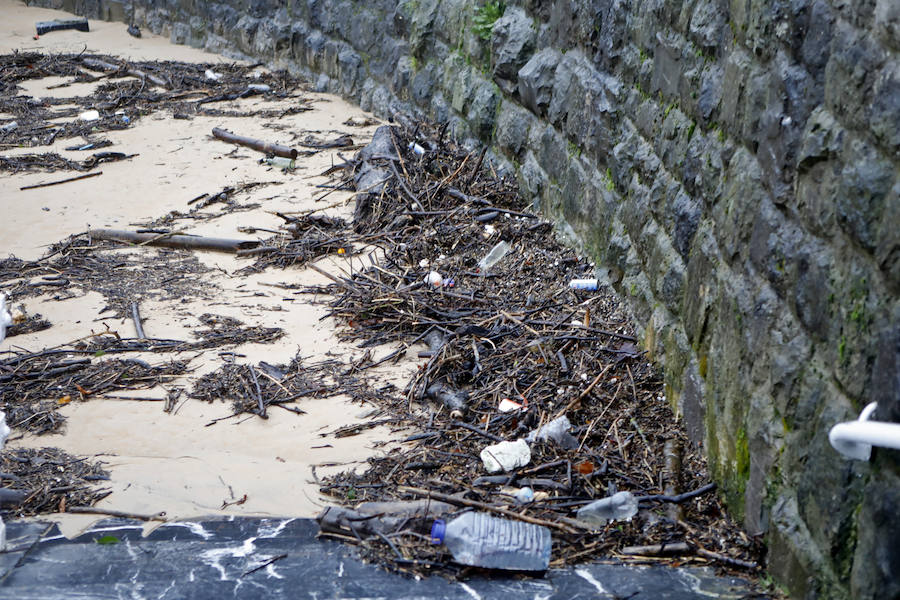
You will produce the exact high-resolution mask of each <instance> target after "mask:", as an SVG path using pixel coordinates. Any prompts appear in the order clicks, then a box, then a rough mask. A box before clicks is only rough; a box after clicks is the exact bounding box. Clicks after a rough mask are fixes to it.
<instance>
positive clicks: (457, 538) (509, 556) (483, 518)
mask: <svg viewBox="0 0 900 600" xmlns="http://www.w3.org/2000/svg"><path fill="white" fill-rule="evenodd" d="M431 541H432V543H434V544H444V545H446V546H447V548H449V549H450V552H451V553H452V554H453V558H454V559H455V560H456V562H458V563H461V564H464V565H471V566H473V567H483V568H486V569H505V570H509V571H546V570H547V567H548V566H550V546H551V544H552V540H551V538H550V530H549V529H547V528H546V527H542V526H540V525H532V524H531V523H523V522H522V521H509V520H506V519H499V518H497V517H492V516H490V515H486V514H483V513H476V512H467V513H464V514H462V515H460V516H458V517H456V518H455V519H453V520H452V521H450V522H449V523H446V522H444V521H442V520H440V519H438V520H436V521H435V522H434V525H432V527H431Z"/></svg>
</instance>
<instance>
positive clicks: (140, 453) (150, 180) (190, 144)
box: [0, 0, 416, 534]
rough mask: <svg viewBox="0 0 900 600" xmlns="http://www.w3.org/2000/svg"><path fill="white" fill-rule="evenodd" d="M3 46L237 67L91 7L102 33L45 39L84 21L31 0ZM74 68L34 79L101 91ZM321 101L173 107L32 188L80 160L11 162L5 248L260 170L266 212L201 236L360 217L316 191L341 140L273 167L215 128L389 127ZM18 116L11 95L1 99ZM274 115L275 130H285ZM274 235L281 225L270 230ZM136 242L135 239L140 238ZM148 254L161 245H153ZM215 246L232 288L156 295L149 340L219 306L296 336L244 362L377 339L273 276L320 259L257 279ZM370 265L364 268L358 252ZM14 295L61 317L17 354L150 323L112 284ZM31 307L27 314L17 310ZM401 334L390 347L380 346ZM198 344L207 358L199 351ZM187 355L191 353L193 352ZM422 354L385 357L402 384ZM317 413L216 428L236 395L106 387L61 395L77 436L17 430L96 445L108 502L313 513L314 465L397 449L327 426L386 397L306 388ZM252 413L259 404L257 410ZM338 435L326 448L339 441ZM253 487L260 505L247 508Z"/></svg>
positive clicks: (364, 135)
mask: <svg viewBox="0 0 900 600" xmlns="http://www.w3.org/2000/svg"><path fill="white" fill-rule="evenodd" d="M0 14H3V15H4V22H3V23H2V24H0V49H2V52H4V53H9V52H12V51H14V50H19V51H28V50H32V51H42V52H80V51H82V50H83V49H84V48H85V47H86V48H87V51H88V52H98V53H106V54H111V55H115V56H120V57H123V58H132V59H143V60H151V59H160V60H163V59H165V60H182V61H195V62H212V63H231V62H233V61H231V60H230V59H225V58H223V57H219V56H215V55H211V54H208V53H205V52H203V51H200V50H196V49H191V48H188V47H184V46H174V45H171V44H170V43H169V42H168V41H167V40H165V39H163V38H160V37H158V36H154V35H152V34H151V33H149V32H143V37H142V38H141V39H135V38H132V37H131V36H129V35H128V34H127V33H126V27H125V25H123V24H121V23H105V22H99V21H91V22H90V26H91V31H90V32H89V33H82V32H75V31H62V32H55V33H51V34H47V35H46V36H43V37H41V38H40V39H39V40H36V41H35V40H33V39H32V36H33V34H34V22H35V21H40V20H49V19H54V18H66V17H69V16H70V15H68V14H67V13H62V12H59V11H51V10H45V9H37V8H28V7H25V6H24V5H23V4H21V3H20V2H15V1H12V0H0ZM60 80H61V78H58V77H54V78H45V79H42V80H37V81H29V82H27V85H26V86H22V87H23V88H25V89H24V90H23V91H21V92H20V93H22V94H27V95H30V96H33V97H37V98H40V97H45V96H54V97H63V98H65V97H73V96H79V95H84V94H90V93H91V91H92V90H93V85H92V84H74V85H71V86H68V87H62V88H56V89H47V88H48V87H50V86H54V85H58V84H60V83H64V81H60ZM302 96H303V97H306V98H312V99H313V106H314V110H313V111H309V112H302V113H299V114H295V115H289V116H286V117H284V118H281V119H277V120H275V119H260V118H235V117H227V118H221V117H206V116H196V117H194V118H193V119H192V120H189V121H185V120H178V121H176V120H174V119H173V118H172V115H171V114H169V113H167V112H165V111H163V112H157V113H154V114H152V115H150V116H146V117H143V118H141V119H138V120H136V121H134V123H133V125H132V126H131V127H129V128H128V129H125V130H122V131H111V132H108V133H105V134H104V137H107V138H108V139H110V140H111V141H113V143H114V145H113V146H110V147H109V148H107V150H111V151H118V152H126V153H128V154H132V153H136V154H138V156H136V157H134V158H132V159H130V160H125V161H120V162H115V163H107V164H103V165H101V167H100V169H99V170H101V171H102V172H103V175H101V176H98V177H93V178H90V179H85V180H83V181H76V182H72V183H67V184H64V185H60V186H54V187H47V188H40V189H34V190H26V191H20V189H19V188H20V187H22V186H25V185H30V184H35V183H41V182H46V181H53V180H58V179H62V178H64V177H67V176H70V175H72V173H71V172H56V173H44V172H28V173H20V174H16V175H10V174H9V173H8V172H6V173H0V198H2V207H3V208H2V210H3V217H2V219H0V252H2V254H3V255H4V256H6V255H10V254H12V255H15V256H17V257H19V258H22V259H26V260H29V259H36V258H38V257H40V256H41V255H42V254H43V253H44V252H45V250H46V247H47V245H49V244H51V243H54V242H57V241H59V240H62V239H64V238H66V237H67V236H69V235H71V234H74V233H78V232H82V231H85V230H87V229H89V228H100V227H111V228H117V229H132V230H133V229H134V226H133V224H134V223H138V222H142V221H147V220H149V219H153V218H157V217H161V216H163V215H165V214H167V213H168V212H170V211H173V210H181V211H186V210H187V209H188V208H189V207H188V206H187V202H188V200H190V199H192V198H195V197H196V196H198V195H200V194H202V193H205V192H214V191H218V190H221V189H222V188H224V187H226V186H236V185H238V184H240V183H244V182H253V181H277V182H282V183H281V185H270V186H260V187H256V188H254V189H253V190H251V191H249V192H247V193H246V194H244V195H242V196H241V202H242V203H249V202H259V203H260V204H261V207H260V208H259V209H256V210H253V211H252V212H235V213H231V214H229V215H225V216H223V217H220V218H216V219H212V220H207V221H197V222H189V223H187V224H185V221H179V222H178V224H177V225H176V227H178V228H183V227H187V232H188V233H193V234H199V235H210V236H217V237H229V238H247V239H256V238H255V237H254V236H252V235H248V234H244V233H241V232H240V231H238V227H242V226H254V227H265V228H270V229H275V228H277V227H278V225H279V224H281V223H282V221H281V219H280V218H278V217H277V216H275V215H274V214H271V213H272V212H274V211H286V212H291V211H302V210H308V209H312V208H321V207H322V206H324V205H337V206H334V207H333V208H330V209H328V210H325V211H323V212H324V213H325V214H337V215H343V216H348V215H349V214H350V212H351V210H352V198H351V196H350V194H349V193H347V192H335V193H332V194H330V195H329V196H328V197H327V198H326V199H325V200H322V201H319V202H316V201H315V200H314V197H315V196H317V195H320V194H321V190H320V189H317V188H316V187H315V186H316V185H317V184H321V183H326V179H325V178H323V177H318V176H317V174H318V173H320V172H322V171H323V170H324V169H325V168H327V167H328V166H330V165H331V164H332V161H338V160H339V159H338V158H337V157H336V155H335V152H333V151H323V152H320V153H318V154H316V155H314V156H312V157H308V158H303V159H301V160H298V163H297V164H298V168H297V170H296V172H295V173H293V174H284V173H281V172H280V171H276V170H271V169H267V168H266V167H265V166H264V165H260V164H258V162H257V161H258V159H259V158H260V157H261V155H260V154H259V153H257V152H255V151H253V150H250V149H246V148H238V150H237V151H235V148H236V147H235V146H232V145H229V144H225V143H223V142H221V141H218V140H215V139H214V138H212V136H211V133H210V132H211V130H212V128H213V127H223V128H226V129H231V130H233V131H235V132H237V133H240V134H242V135H247V136H251V137H258V138H261V139H267V140H272V141H276V142H281V143H285V144H288V145H294V144H291V141H292V136H291V134H292V133H297V134H303V135H305V134H306V133H315V134H316V135H317V136H319V137H322V138H331V137H336V136H337V135H340V134H349V135H351V136H352V137H353V139H354V140H355V141H357V143H359V142H365V141H366V140H367V139H368V138H369V137H371V135H372V132H373V131H374V127H367V128H358V127H348V126H346V125H343V123H344V122H345V121H346V120H347V119H348V118H350V117H364V116H368V115H365V114H364V113H363V112H362V111H361V110H360V109H359V108H358V107H355V106H352V105H350V104H348V103H346V102H344V101H343V100H341V99H339V98H337V97H334V96H327V95H322V94H314V93H306V92H304V93H302ZM300 100H301V98H300V97H299V96H298V97H296V98H287V99H283V100H279V101H278V102H273V101H267V100H265V99H253V98H251V99H244V100H240V101H235V102H228V103H220V104H219V107H221V108H228V109H233V110H255V109H258V108H260V107H269V106H277V107H286V106H290V105H291V103H294V104H296V103H297V102H300ZM0 112H2V107H0ZM273 125H274V126H273ZM77 142H78V140H77V139H75V140H73V139H66V140H58V141H56V142H55V143H54V144H53V146H49V147H35V148H3V149H2V150H0V152H2V154H4V155H7V156H9V155H14V154H20V153H35V152H37V153H42V152H57V153H59V154H60V155H62V156H64V157H66V158H70V159H79V160H80V159H83V158H85V154H84V153H83V152H82V153H77V152H68V151H66V150H64V147H65V146H70V145H73V144H75V143H77ZM260 235H261V236H262V237H265V236H268V235H269V234H260ZM128 251H129V252H130V251H133V250H128ZM145 251H147V252H155V250H152V249H146V250H145ZM196 255H197V257H198V258H199V260H200V261H201V262H202V263H204V264H205V265H207V266H209V267H213V268H215V269H216V270H214V271H211V272H209V273H206V274H203V275H202V276H201V278H202V280H203V281H208V282H209V283H210V284H212V285H215V286H217V288H218V289H217V291H216V292H215V298H214V299H213V301H212V302H211V301H210V300H206V299H196V298H195V299H190V298H188V299H183V300H182V299H172V300H154V301H146V302H143V303H142V304H141V312H142V315H143V317H144V324H143V326H144V330H145V331H146V334H147V335H148V336H150V337H157V338H173V339H191V336H190V332H191V330H192V329H193V328H195V327H198V326H199V323H200V322H199V320H198V319H197V317H198V316H199V315H201V314H203V313H206V312H212V313H215V314H218V315H225V316H234V317H237V318H239V319H241V320H242V321H244V322H245V323H247V324H248V325H260V326H263V327H281V328H283V329H285V331H286V335H285V336H284V337H283V338H281V339H280V340H278V341H276V342H275V343H272V344H245V345H242V346H238V347H236V348H228V350H230V351H234V352H236V353H238V354H243V355H245V356H244V357H241V358H240V359H239V361H240V362H241V363H244V364H255V363H256V362H258V361H260V360H265V361H267V362H269V363H273V364H279V363H282V364H283V363H287V362H289V361H290V360H291V358H293V357H294V356H295V355H296V354H297V353H298V352H299V354H300V355H301V356H303V357H304V358H308V359H309V360H310V361H313V360H318V359H322V358H325V357H331V358H334V357H337V358H339V359H340V360H342V361H345V362H347V361H349V360H351V359H352V358H358V357H359V356H361V354H362V351H361V350H359V349H357V348H355V347H353V346H349V345H346V344H342V343H341V342H340V341H339V340H338V339H337V338H336V337H335V327H336V326H337V324H336V323H334V322H333V321H332V320H331V319H328V318H324V316H325V313H326V306H325V305H324V304H323V299H318V300H317V299H315V298H311V297H309V296H308V295H292V294H290V292H288V291H286V290H280V289H277V288H273V287H270V286H267V285H265V284H277V283H291V284H316V283H324V282H326V281H327V279H326V278H325V277H324V276H322V275H321V274H319V273H316V272H315V271H312V270H298V269H289V270H285V271H282V270H277V269H275V270H273V269H269V270H267V271H265V272H263V273H260V274H257V275H251V276H233V275H232V274H233V272H234V271H235V270H236V269H238V268H240V267H243V266H246V265H247V264H249V261H248V260H247V259H238V258H235V257H233V256H230V255H224V254H217V253H209V252H197V253H196ZM318 264H319V266H320V267H322V268H324V269H326V270H329V271H331V272H335V273H337V272H340V271H341V270H345V271H346V270H349V269H351V268H354V267H351V265H349V264H348V261H347V260H323V261H320V262H319V263H318ZM357 266H358V265H357ZM12 303H13V306H19V305H20V304H22V305H24V307H25V309H26V310H27V311H28V313H30V314H34V313H41V314H42V315H43V316H44V317H45V318H47V319H49V320H50V321H51V322H52V323H53V327H52V328H50V329H48V330H46V331H42V332H38V333H34V334H29V335H21V336H15V337H12V338H8V339H7V340H6V341H5V342H4V343H3V344H0V351H6V350H9V349H11V348H15V349H27V350H28V351H38V350H41V349H43V348H49V347H53V346H56V345H59V344H64V343H67V342H71V341H73V340H76V339H79V338H81V337H84V336H86V335H89V334H90V333H91V332H93V331H100V330H102V329H103V327H104V326H106V325H108V326H109V327H110V328H111V329H114V330H118V331H121V333H122V335H123V337H131V336H133V335H134V329H133V324H132V323H131V321H130V320H124V319H106V318H102V317H103V315H100V314H99V313H100V310H101V309H102V308H103V306H104V305H105V304H106V301H105V299H104V298H103V297H102V296H100V295H99V294H96V293H93V292H91V293H87V294H86V295H84V296H83V297H78V298H73V299H70V300H65V301H58V300H55V299H53V297H52V295H46V296H43V297H40V298H24V299H17V298H13V299H12ZM13 312H14V316H15V313H17V312H19V311H18V310H15V311H13ZM218 350H219V349H213V350H209V351H205V352H203V353H201V355H200V356H197V357H195V358H193V359H192V362H191V367H192V368H193V369H195V370H194V371H193V372H192V373H191V375H190V376H189V377H188V378H187V379H186V380H184V381H174V382H172V384H171V385H179V384H180V385H183V386H185V387H187V388H189V387H190V381H191V380H193V379H196V378H197V377H199V376H200V375H203V374H204V373H208V372H210V371H213V370H215V369H216V368H218V367H220V366H221V365H222V364H223V363H222V359H221V358H220V357H219V356H218V355H217V353H218ZM391 350H392V349H391V348H379V349H376V353H375V355H376V359H377V357H378V356H381V355H383V354H386V353H387V352H390V351H391ZM191 356H192V357H193V356H194V355H193V354H192V355H191ZM138 357H139V358H141V359H143V360H146V361H148V362H150V363H151V364H157V363H159V362H162V361H166V360H169V359H170V358H173V357H172V356H171V355H153V354H142V355H139V356H138ZM177 358H187V356H185V355H179V356H178V357H177ZM415 368H416V365H415V362H414V361H413V360H412V359H411V358H407V359H405V360H403V361H401V362H400V363H399V365H396V366H393V367H390V368H387V369H383V370H382V372H381V373H380V376H381V377H382V378H384V379H386V380H390V381H393V382H395V383H396V384H397V385H399V386H400V387H402V386H403V385H404V384H405V381H406V378H407V376H408V375H409V373H410V372H411V371H412V370H414V369H415ZM128 394H129V395H145V396H146V397H158V396H160V395H161V394H162V395H164V394H165V390H162V389H154V390H146V391H139V392H128ZM297 407H298V408H301V409H302V410H304V411H306V413H307V414H305V415H299V416H298V415H294V414H291V413H288V412H286V411H271V412H270V414H271V416H270V418H269V419H268V420H265V421H264V420H262V419H259V418H256V417H254V418H250V419H247V418H239V419H232V420H228V421H220V422H218V423H217V424H216V425H214V426H210V427H206V426H205V425H206V424H207V423H208V422H209V421H211V420H212V419H216V418H220V417H224V416H227V415H228V414H230V406H229V405H227V404H226V403H214V404H207V403H203V402H199V401H196V400H190V399H189V400H187V401H185V402H183V403H182V404H181V405H180V406H179V408H178V409H177V412H176V413H175V414H166V413H164V412H163V410H162V403H160V402H134V401H126V400H103V399H89V400H87V401H83V402H72V403H71V404H69V405H67V406H65V407H63V408H61V412H62V414H64V415H65V416H66V417H67V419H68V421H67V425H66V427H65V433H64V434H63V435H45V436H41V437H34V436H22V435H21V434H19V433H18V432H14V435H13V438H11V440H10V444H9V445H10V447H41V446H56V447H60V448H63V449H64V450H66V451H68V452H70V453H73V454H77V455H82V456H92V457H97V458H99V459H100V460H103V461H104V462H105V463H107V466H108V469H109V470H110V472H111V477H112V480H111V482H108V483H109V484H110V485H108V486H107V487H110V488H111V489H112V490H113V494H111V495H110V496H108V497H107V498H106V499H104V500H103V501H101V502H100V503H99V505H98V506H99V507H102V508H106V509H112V510H118V511H125V512H133V513H158V512H161V511H165V512H166V515H167V517H168V518H170V519H176V518H178V519H183V518H190V517H199V516H207V515H217V514H240V515H277V516H303V517H305V516H312V515H314V514H315V513H316V512H318V510H319V507H320V506H321V505H322V504H323V503H324V502H325V499H324V497H322V496H320V495H319V493H318V486H317V485H315V483H314V482H313V481H312V479H313V477H312V473H311V466H313V465H323V464H328V465H332V466H328V467H319V468H318V469H317V474H318V475H323V474H327V473H328V472H334V470H336V469H345V468H350V467H353V466H358V465H359V464H360V462H361V461H364V460H365V459H366V458H367V457H368V456H371V455H373V454H374V453H376V452H384V451H386V450H387V449H388V448H390V445H389V444H387V445H380V444H379V442H380V441H383V440H388V439H390V437H391V432H390V431H388V430H386V429H385V428H373V429H369V430H367V431H366V432H365V433H363V434H361V435H357V436H354V437H345V438H340V439H336V438H334V437H333V436H324V437H323V436H322V434H323V433H326V432H328V431H331V430H334V429H336V428H338V427H340V426H343V425H347V424H351V423H356V422H361V421H363V420H365V419H366V418H371V417H370V415H371V413H372V408H373V407H371V406H369V407H367V406H363V405H361V404H359V403H350V402H348V401H346V400H341V399H339V398H331V399H321V400H318V399H316V400H311V399H303V400H301V401H300V402H299V403H298V404H297ZM245 417H246V415H245ZM323 446H326V447H323ZM244 495H246V497H247V499H246V502H244V503H243V504H240V505H230V506H228V507H226V508H224V509H222V508H221V507H222V506H223V504H224V503H227V502H233V501H235V500H237V499H240V498H242V497H243V496H244ZM57 517H58V518H59V519H60V520H61V522H62V524H63V525H64V527H65V531H66V532H67V534H74V533H76V532H77V531H78V530H80V529H81V528H83V527H85V526H87V525H88V524H90V522H92V521H94V520H96V519H97V518H99V517H85V516H75V515H65V516H62V515H59V516H57Z"/></svg>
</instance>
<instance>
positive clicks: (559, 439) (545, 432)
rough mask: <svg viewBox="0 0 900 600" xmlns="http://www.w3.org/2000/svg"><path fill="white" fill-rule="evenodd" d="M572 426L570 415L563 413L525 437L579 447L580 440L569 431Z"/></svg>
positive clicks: (569, 446) (565, 446)
mask: <svg viewBox="0 0 900 600" xmlns="http://www.w3.org/2000/svg"><path fill="white" fill-rule="evenodd" d="M571 428H572V423H571V422H569V417H567V416H566V415H562V416H561V417H557V418H555V419H553V420H552V421H550V422H549V423H545V424H544V426H543V427H541V428H540V429H535V430H534V431H532V432H531V433H529V434H528V436H527V437H526V438H525V439H526V440H528V441H529V442H535V441H546V440H552V441H554V442H556V443H557V444H559V446H560V447H562V448H566V449H572V448H577V447H578V440H577V439H575V436H573V435H572V434H571V433H569V429H571Z"/></svg>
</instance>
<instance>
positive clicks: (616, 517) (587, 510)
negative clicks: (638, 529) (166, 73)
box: [578, 492, 638, 527]
mask: <svg viewBox="0 0 900 600" xmlns="http://www.w3.org/2000/svg"><path fill="white" fill-rule="evenodd" d="M637 512H638V501H637V498H635V497H634V496H633V495H632V494H631V492H618V493H616V494H613V495H612V496H609V497H608V498H602V499H600V500H597V501H595V502H591V503H590V504H588V505H587V506H582V507H581V508H579V509H578V520H579V521H584V522H585V523H590V524H591V525H598V526H600V527H602V526H603V525H606V523H607V522H609V521H630V520H631V517H633V516H634V515H636V514H637Z"/></svg>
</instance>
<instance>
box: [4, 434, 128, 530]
mask: <svg viewBox="0 0 900 600" xmlns="http://www.w3.org/2000/svg"><path fill="white" fill-rule="evenodd" d="M0 464H2V471H3V473H2V474H0V477H2V479H3V489H2V490H0V492H3V493H4V494H6V495H9V496H11V497H12V496H15V497H16V501H15V502H10V503H9V504H13V505H14V507H13V508H12V509H11V511H10V512H11V513H12V515H14V516H16V517H32V516H35V515H39V514H46V513H54V512H66V509H67V508H70V507H82V506H91V505H92V504H94V503H95V502H99V501H100V500H102V499H103V498H105V497H106V496H108V495H109V494H110V493H112V492H111V491H110V490H104V489H98V488H97V487H96V486H97V482H98V481H106V480H108V479H109V475H108V473H107V472H106V471H105V470H103V467H102V466H101V463H97V462H94V461H90V460H88V459H86V458H76V457H74V456H71V455H69V454H66V453H65V452H63V451H62V450H59V449H58V448H41V449H30V448H18V449H15V450H11V449H6V450H4V451H3V453H2V454H0ZM2 497H3V495H0V498H2ZM5 516H6V517H7V518H8V516H9V515H8V514H7V515H5Z"/></svg>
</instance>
